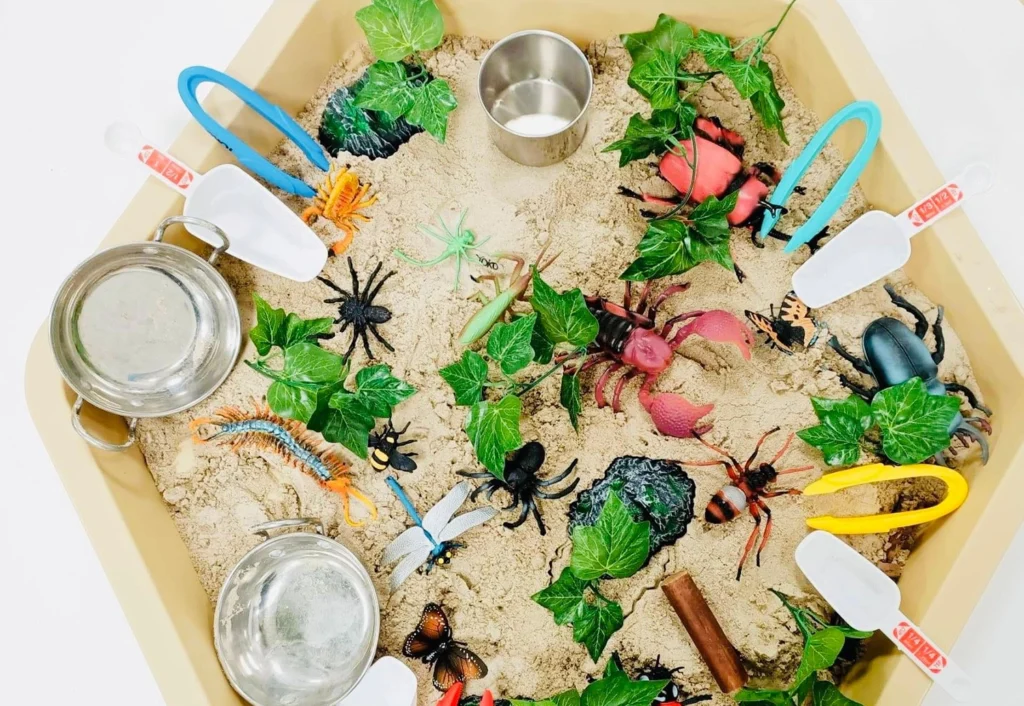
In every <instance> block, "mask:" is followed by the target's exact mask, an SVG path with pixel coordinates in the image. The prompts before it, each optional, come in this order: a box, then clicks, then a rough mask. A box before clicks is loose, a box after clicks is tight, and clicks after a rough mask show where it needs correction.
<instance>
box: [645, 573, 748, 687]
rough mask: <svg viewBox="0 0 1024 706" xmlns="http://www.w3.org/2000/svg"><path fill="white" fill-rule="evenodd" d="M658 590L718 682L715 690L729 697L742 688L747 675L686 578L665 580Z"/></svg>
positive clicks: (717, 625) (707, 607) (675, 577)
mask: <svg viewBox="0 0 1024 706" xmlns="http://www.w3.org/2000/svg"><path fill="white" fill-rule="evenodd" d="M661 590H662V591H664V593H665V597H666V598H668V602H669V603H671V604H672V608H673V609H674V610H675V611H676V615H678V616H679V620H681V621H682V623H683V627H684V628H686V632H687V633H689V635H690V639H691V640H693V644H694V645H695V646H696V647H697V651H698V652H700V656H701V657H703V658H704V662H705V664H707V665H708V669H710V670H711V675H712V676H713V677H714V678H715V681H716V682H718V688H719V689H721V690H722V691H723V692H724V693H726V694H732V693H733V692H735V691H736V690H737V689H739V688H741V687H742V686H743V685H744V684H746V683H747V679H748V677H747V672H746V670H745V669H743V665H742V664H741V663H740V657H739V655H738V654H737V653H736V648H735V647H733V646H732V643H731V642H729V638H727V637H726V636H725V633H724V632H723V631H722V626H721V625H719V624H718V619H717V618H715V615H714V613H712V612H711V607H710V606H708V603H707V601H705V600H704V596H703V595H702V594H701V592H700V589H699V588H697V584H695V583H694V582H693V579H692V578H690V575H689V574H688V573H686V572H685V571H684V572H681V573H678V574H674V575H672V576H670V577H668V578H667V579H666V580H665V581H664V583H662V584H661Z"/></svg>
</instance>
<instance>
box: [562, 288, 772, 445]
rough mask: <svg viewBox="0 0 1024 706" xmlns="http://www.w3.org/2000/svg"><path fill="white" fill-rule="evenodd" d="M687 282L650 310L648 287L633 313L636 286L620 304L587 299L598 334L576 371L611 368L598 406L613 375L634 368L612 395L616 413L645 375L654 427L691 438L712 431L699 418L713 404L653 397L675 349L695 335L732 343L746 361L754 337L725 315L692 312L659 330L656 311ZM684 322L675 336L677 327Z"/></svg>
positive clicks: (643, 397) (601, 382) (645, 398)
mask: <svg viewBox="0 0 1024 706" xmlns="http://www.w3.org/2000/svg"><path fill="white" fill-rule="evenodd" d="M689 287H690V285H689V284H676V285H673V286H671V287H668V288H667V289H665V291H663V292H662V293H661V294H660V295H659V296H658V297H657V299H655V300H654V303H653V304H652V305H651V307H650V309H648V308H647V300H648V297H649V295H650V289H651V283H650V282H647V283H646V284H645V285H644V288H643V291H642V292H641V294H640V303H639V305H638V306H637V308H636V309H635V310H633V309H631V308H630V307H631V304H632V287H631V284H630V283H629V282H627V283H626V296H625V299H624V301H623V303H622V305H619V304H613V303H612V302H610V301H608V300H607V299H603V298H601V297H586V301H587V308H589V309H590V312H591V313H592V314H593V315H594V316H595V317H597V322H598V325H599V330H598V334H597V340H596V341H595V342H594V344H593V346H592V350H591V355H590V357H589V358H587V359H586V360H585V361H584V362H583V363H582V365H580V366H579V368H578V369H577V371H576V372H577V373H580V372H583V371H584V370H587V369H588V368H592V367H593V366H595V365H599V364H601V363H608V362H610V363H611V365H610V366H608V368H607V369H606V370H605V371H604V372H603V373H602V374H601V377H599V378H598V380H597V384H596V385H595V387H594V397H595V399H597V406H598V407H604V406H605V405H606V404H607V402H606V400H605V394H604V388H605V386H606V385H607V384H608V382H609V381H610V380H611V378H612V376H613V375H614V374H615V373H617V372H618V371H619V370H621V369H622V368H624V367H630V368H632V370H629V371H628V372H627V373H626V374H625V375H623V376H622V377H621V378H619V380H618V382H616V383H615V391H614V393H613V394H612V409H613V410H615V411H616V412H619V411H621V404H620V399H619V398H620V397H621V395H622V391H623V389H625V387H626V384H627V383H628V382H629V381H630V380H631V379H632V378H634V377H636V376H637V375H641V374H643V375H646V376H647V377H646V379H645V380H644V383H643V386H642V387H641V388H640V404H641V405H643V407H644V409H646V410H647V412H648V414H650V415H651V419H652V420H654V426H656V427H657V428H658V431H660V432H661V433H662V434H666V435H668V436H675V437H679V438H687V437H691V436H693V435H694V433H695V432H696V433H697V434H703V433H704V432H706V431H708V430H709V429H711V425H710V424H705V425H702V426H698V424H699V423H700V420H701V419H703V418H704V417H705V416H706V415H707V414H709V413H710V412H711V411H712V410H713V409H714V408H715V406H714V405H713V404H707V405H703V406H700V407H698V406H697V405H695V404H693V403H692V402H690V401H689V400H688V399H686V398H685V397H683V396H682V395H677V394H675V393H670V392H665V393H661V394H655V395H652V394H651V388H653V387H654V383H655V381H656V380H657V379H658V376H659V375H661V373H663V372H665V370H667V369H668V367H669V365H671V364H672V355H673V353H674V351H675V350H676V349H677V348H679V346H681V345H682V343H683V341H685V340H686V339H687V338H688V337H689V336H690V335H691V334H697V335H698V336H701V337H703V338H706V339H707V340H709V341H715V342H717V343H731V344H733V345H734V346H736V347H737V348H738V349H739V350H740V352H741V353H742V354H743V357H744V358H745V359H747V360H750V346H751V345H753V343H754V334H753V333H751V331H750V329H749V328H747V326H746V325H745V324H744V323H743V322H742V321H740V320H739V319H737V318H736V317H735V316H733V315H732V314H730V313H729V312H727V311H722V310H721V309H715V310H712V311H690V312H686V313H685V314H679V315H678V316H673V317H672V318H670V319H669V320H668V321H666V322H665V323H664V324H663V325H662V326H661V330H660V331H658V330H656V326H655V317H656V316H657V312H658V308H659V307H660V306H661V305H662V304H664V303H665V300H666V299H668V298H669V297H671V296H672V295H674V294H679V293H680V292H685V291H686V290H687V289H689ZM683 322H688V323H685V324H683V325H682V326H681V327H680V328H679V329H678V330H677V331H675V332H674V333H673V332H672V329H673V327H674V326H676V324H681V323H683Z"/></svg>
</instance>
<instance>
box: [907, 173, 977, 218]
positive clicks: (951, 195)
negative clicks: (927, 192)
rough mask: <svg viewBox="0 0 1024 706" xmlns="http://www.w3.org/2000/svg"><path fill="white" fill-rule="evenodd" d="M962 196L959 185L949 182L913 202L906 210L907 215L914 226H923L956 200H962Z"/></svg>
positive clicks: (947, 208) (951, 205)
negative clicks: (922, 198)
mask: <svg viewBox="0 0 1024 706" xmlns="http://www.w3.org/2000/svg"><path fill="white" fill-rule="evenodd" d="M963 198H964V192H963V191H961V189H960V187H959V186H957V185H956V184H954V183H952V182H950V183H949V184H946V185H945V186H944V187H942V188H941V189H939V190H938V191H936V192H935V193H934V194H932V195H931V196H929V197H927V198H926V199H924V200H922V201H919V202H917V203H916V204H914V205H913V206H912V207H911V208H910V210H909V211H907V217H908V218H909V219H910V222H911V224H913V225H914V227H915V228H916V227H919V226H923V225H924V224H925V223H927V222H928V221H930V220H933V219H935V218H937V217H938V216H939V215H940V214H942V213H943V212H945V211H948V210H949V209H951V208H953V206H955V205H956V202H957V201H961V200H963Z"/></svg>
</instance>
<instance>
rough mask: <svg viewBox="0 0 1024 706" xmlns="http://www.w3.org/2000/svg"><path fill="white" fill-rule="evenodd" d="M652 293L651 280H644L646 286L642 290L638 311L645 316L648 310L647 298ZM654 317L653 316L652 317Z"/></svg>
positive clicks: (637, 306)
mask: <svg viewBox="0 0 1024 706" xmlns="http://www.w3.org/2000/svg"><path fill="white" fill-rule="evenodd" d="M650 295H651V281H650V280H647V281H646V282H644V288H643V289H641V290H640V301H639V302H638V303H637V305H636V313H638V314H640V315H641V316H643V314H644V311H646V310H647V298H648V297H649V296H650ZM651 318H653V317H651Z"/></svg>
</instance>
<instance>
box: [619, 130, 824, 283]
mask: <svg viewBox="0 0 1024 706" xmlns="http://www.w3.org/2000/svg"><path fill="white" fill-rule="evenodd" d="M693 142H695V143H696V147H697V149H696V159H697V162H696V166H697V170H696V171H697V182H696V184H694V185H693V191H692V193H691V192H690V184H691V181H692V179H693V172H694V170H693V169H692V168H691V166H690V165H691V164H694V145H693V143H691V141H690V140H684V141H683V142H682V143H681V144H682V146H683V152H685V154H683V153H680V152H679V151H678V150H670V151H668V152H666V153H665V154H664V155H663V156H662V158H661V161H660V162H659V163H658V172H659V174H660V175H661V177H662V178H663V179H665V181H667V182H668V183H669V184H671V185H672V187H673V188H675V190H676V191H678V192H679V193H680V194H686V193H690V200H691V201H693V202H694V203H701V202H703V201H704V200H705V199H706V198H707V197H708V196H711V195H712V194H713V195H714V196H716V197H717V198H723V197H725V196H726V195H728V194H731V193H733V192H737V193H738V196H737V200H736V206H735V208H733V210H732V211H731V212H730V213H729V214H728V216H727V220H728V221H729V224H730V225H733V226H743V227H749V228H751V229H752V230H753V231H754V233H753V235H752V239H753V242H754V245H757V246H758V247H764V243H763V242H761V240H760V238H759V237H758V236H757V231H758V230H759V229H760V227H761V221H762V220H763V219H764V214H765V212H766V211H767V210H775V209H781V208H782V207H781V206H776V205H774V204H770V203H768V201H767V200H766V199H767V197H768V194H769V191H770V188H769V184H771V185H774V184H776V183H778V181H779V173H778V171H777V170H776V169H775V167H773V166H772V165H770V164H766V163H764V162H759V163H757V164H755V165H754V166H753V167H748V168H745V167H744V166H743V161H742V159H743V149H744V147H745V143H744V139H743V136H742V135H739V134H737V133H735V132H733V131H732V130H729V129H727V128H725V127H723V126H722V123H721V122H720V121H719V120H718V118H697V120H696V122H695V123H694V140H693ZM765 182H768V183H765ZM798 189H799V187H798ZM619 193H621V194H623V195H625V196H629V197H631V198H635V199H640V200H641V201H644V202H645V203H650V204H659V205H663V206H676V205H678V204H679V203H680V201H681V200H682V197H681V196H677V197H675V198H664V197H660V196H653V195H651V194H638V193H637V192H635V191H632V190H630V189H627V188H625V187H619ZM644 215H645V216H649V217H650V216H656V215H657V214H655V213H652V212H645V213H644ZM769 235H770V237H772V238H776V239H778V240H789V239H790V237H791V236H789V235H788V234H786V233H783V232H781V231H778V230H776V229H775V228H772V230H771V231H770V233H769ZM827 235H828V233H827V228H826V229H822V231H821V232H820V233H818V234H817V235H816V236H814V238H812V239H811V240H810V242H809V243H808V246H809V247H810V248H811V252H814V251H816V250H817V249H818V247H819V245H820V241H821V240H822V239H823V238H825V237H826V236H827ZM736 274H737V277H738V278H739V279H740V281H742V280H743V274H742V272H741V271H740V270H739V268H737V270H736Z"/></svg>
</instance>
